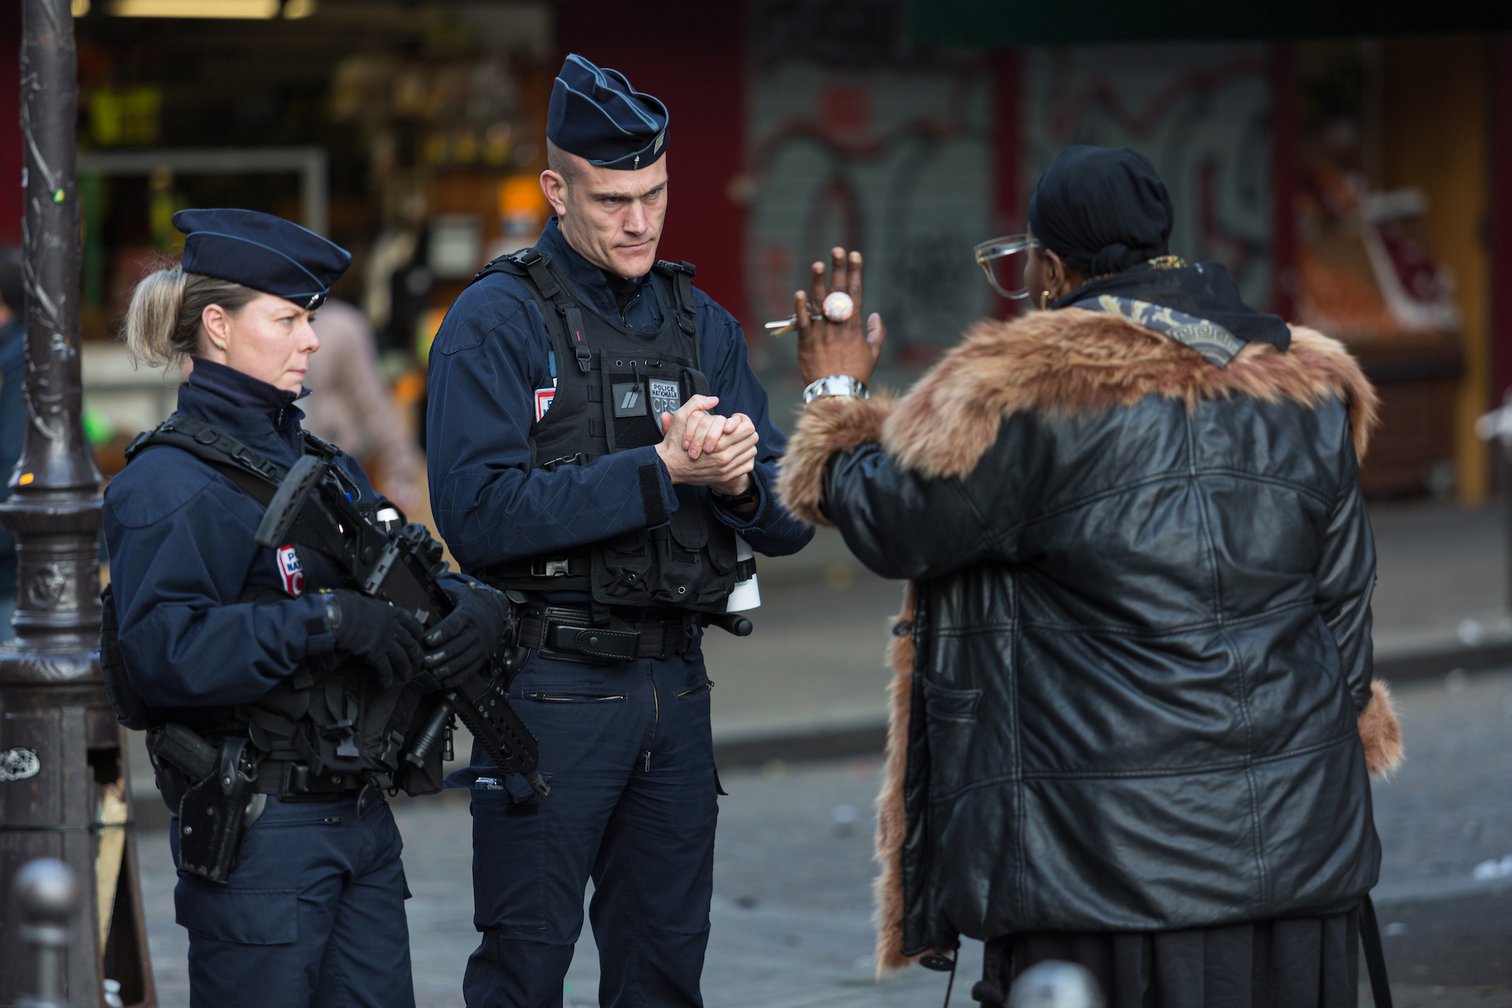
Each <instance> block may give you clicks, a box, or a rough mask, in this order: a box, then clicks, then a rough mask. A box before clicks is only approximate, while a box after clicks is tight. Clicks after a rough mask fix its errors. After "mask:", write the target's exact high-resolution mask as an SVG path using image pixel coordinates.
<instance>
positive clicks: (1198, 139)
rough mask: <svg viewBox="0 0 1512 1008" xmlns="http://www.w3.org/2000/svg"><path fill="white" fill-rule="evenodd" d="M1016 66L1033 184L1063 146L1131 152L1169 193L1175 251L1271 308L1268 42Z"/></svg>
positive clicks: (1026, 174) (1063, 52) (1042, 54)
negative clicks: (1214, 265) (1217, 270)
mask: <svg viewBox="0 0 1512 1008" xmlns="http://www.w3.org/2000/svg"><path fill="white" fill-rule="evenodd" d="M1023 67H1024V110H1023V123H1024V141H1025V143H1024V146H1023V151H1024V164H1023V171H1022V173H1021V176H1020V177H1022V178H1024V179H1025V180H1026V182H1027V184H1028V185H1032V184H1033V181H1034V179H1036V178H1038V177H1039V174H1040V172H1041V171H1042V170H1043V169H1044V166H1045V165H1046V164H1047V163H1048V162H1049V160H1050V159H1051V158H1052V157H1054V155H1055V152H1056V151H1058V150H1060V149H1061V148H1062V147H1065V146H1066V145H1067V144H1073V143H1091V144H1100V145H1103V146H1125V147H1132V148H1134V149H1135V150H1137V151H1139V152H1140V153H1141V154H1144V155H1145V156H1146V157H1148V158H1149V159H1150V160H1151V161H1152V162H1153V163H1154V165H1155V168H1156V170H1158V171H1159V172H1160V175H1161V178H1163V179H1164V180H1165V183H1166V187H1167V189H1168V190H1169V191H1170V194H1171V201H1172V204H1173V206H1174V208H1175V227H1174V229H1173V231H1172V233H1171V250H1172V251H1173V252H1176V253H1177V254H1178V255H1182V256H1185V257H1186V258H1188V259H1194V260H1195V259H1200V260H1213V261H1216V262H1220V263H1222V264H1223V265H1225V266H1226V267H1228V269H1229V272H1230V273H1232V274H1233V276H1234V278H1235V280H1236V281H1237V282H1238V284H1239V288H1240V290H1241V291H1242V292H1243V293H1244V296H1245V299H1246V300H1248V301H1249V302H1250V303H1251V304H1254V305H1257V306H1263V305H1266V304H1268V303H1269V301H1270V298H1271V275H1272V262H1271V254H1270V234H1271V206H1272V200H1271V191H1272V133H1271V109H1272V101H1271V94H1272V90H1271V83H1270V77H1269V72H1270V71H1269V64H1268V61H1267V50H1266V48H1265V47H1264V46H1263V45H1252V44H1233V45H1181V44H1166V45H1142V46H1082V47H1070V48H1054V49H1037V50H1032V51H1029V52H1026V53H1025V57H1024V62H1023ZM1025 195H1026V198H1027V193H1026V194H1025Z"/></svg>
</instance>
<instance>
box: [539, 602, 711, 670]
mask: <svg viewBox="0 0 1512 1008" xmlns="http://www.w3.org/2000/svg"><path fill="white" fill-rule="evenodd" d="M515 630H516V638H515V643H516V644H517V645H519V646H520V647H524V648H531V649H534V650H537V651H540V652H541V654H542V655H544V656H546V657H554V656H556V655H561V656H564V657H571V658H580V657H588V658H594V659H599V660H602V661H629V660H630V659H632V658H669V657H671V656H672V655H675V654H682V653H683V652H684V651H686V650H687V649H688V646H689V645H690V644H692V643H693V639H694V636H695V635H696V622H695V617H694V616H693V615H692V614H691V613H688V614H678V615H675V616H668V617H665V618H661V619H654V618H639V619H629V620H626V619H617V618H611V619H610V621H609V623H608V625H604V624H603V622H602V621H598V622H597V623H596V622H595V621H594V619H593V615H592V613H590V612H589V611H588V610H587V609H578V608H573V607H570V606H535V607H528V608H523V609H521V610H520V611H519V613H518V615H517V617H516V620H515Z"/></svg>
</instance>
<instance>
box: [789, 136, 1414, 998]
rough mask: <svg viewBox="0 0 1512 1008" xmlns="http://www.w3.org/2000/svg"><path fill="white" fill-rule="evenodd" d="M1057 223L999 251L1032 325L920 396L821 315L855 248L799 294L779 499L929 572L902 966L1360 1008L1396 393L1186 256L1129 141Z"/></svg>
mask: <svg viewBox="0 0 1512 1008" xmlns="http://www.w3.org/2000/svg"><path fill="white" fill-rule="evenodd" d="M1028 221H1029V231H1028V233H1026V234H1023V235H1017V236H1010V237H1007V238H1000V239H995V240H994V241H992V242H987V243H984V244H983V246H981V247H979V249H978V257H979V259H980V260H981V261H982V262H983V264H984V265H986V266H988V267H989V268H991V269H995V270H996V271H997V272H995V273H993V274H990V275H991V276H992V277H993V279H994V285H995V286H997V287H998V289H999V291H1000V292H1001V293H1004V294H1005V295H1007V296H1009V297H1021V298H1028V299H1030V303H1031V306H1032V308H1033V309H1036V310H1033V311H1031V312H1029V313H1028V314H1027V315H1026V316H1025V317H1023V318H1021V319H1018V320H1015V321H1006V322H1004V321H984V322H980V323H978V324H977V325H975V326H974V327H973V328H972V329H970V330H969V331H968V332H967V333H966V335H965V338H964V339H963V341H962V342H961V343H960V344H959V345H958V346H956V347H955V348H954V349H953V350H951V351H950V352H949V353H947V354H946V356H945V357H944V358H943V359H942V360H941V361H940V362H939V363H938V364H937V365H936V366H935V367H934V368H932V369H931V370H930V371H929V372H928V373H927V374H925V375H924V376H923V377H922V378H921V379H920V380H919V381H918V383H917V384H916V385H915V386H914V387H913V389H912V390H911V391H910V392H909V393H908V394H907V395H906V396H905V397H904V398H902V399H901V400H897V401H894V400H892V399H889V398H884V397H877V398H868V397H867V395H866V388H865V382H866V381H867V380H868V379H869V378H870V377H871V375H872V371H873V368H874V366H875V362H876V360H877V355H878V353H879V352H880V350H881V347H882V342H883V339H884V338H885V330H884V328H883V325H882V321H881V319H880V318H878V317H877V316H876V315H875V314H874V315H872V316H871V317H870V318H869V319H868V320H867V322H866V323H865V324H864V325H863V323H862V321H861V315H860V312H857V313H856V315H855V316H853V317H852V318H851V319H850V320H849V321H847V322H845V323H841V324H837V323H834V322H830V321H827V320H825V319H823V318H822V317H815V316H812V315H810V314H809V313H807V312H806V311H805V304H806V303H818V302H819V301H821V300H822V299H823V298H824V297H825V296H826V295H825V287H826V281H827V280H828V282H829V283H832V284H833V285H835V287H836V288H838V289H840V290H844V291H846V292H848V293H849V294H851V295H852V297H853V299H854V300H855V301H856V302H857V303H859V302H860V300H861V294H862V277H861V274H862V262H861V257H860V255H859V254H857V253H850V254H846V253H845V252H844V251H843V250H840V249H836V250H834V251H833V253H832V256H831V261H830V263H829V264H828V266H826V264H824V263H815V264H814V268H813V279H812V289H811V290H810V291H807V292H803V293H801V294H800V295H799V296H798V298H797V301H798V316H799V320H800V326H799V336H800V340H799V348H798V359H799V364H800V367H801V370H802V372H803V376H804V378H805V379H806V380H808V381H810V382H812V383H813V384H812V385H811V386H810V390H809V392H808V393H806V395H805V399H806V400H808V405H807V407H806V409H805V414H804V416H803V417H802V419H801V420H800V422H799V424H798V428H797V432H796V433H795V434H794V436H793V438H792V439H791V441H790V443H789V448H788V453H787V455H786V457H785V459H784V463H783V474H782V478H781V482H780V492H781V494H782V498H783V500H784V502H785V503H786V504H787V505H788V507H790V508H791V509H793V511H794V512H795V513H797V514H799V515H801V516H802V517H804V518H807V519H809V520H810V521H813V522H816V523H821V524H826V525H834V526H836V527H838V528H839V530H840V532H841V533H842V535H843V536H844V538H845V541H846V543H847V545H848V546H849V547H850V549H851V550H852V551H853V552H854V553H855V554H856V556H857V557H858V558H859V559H860V560H861V561H862V562H864V563H865V564H866V565H867V566H868V567H869V568H870V569H872V570H873V571H875V572H877V573H878V574H881V575H883V576H886V577H893V578H904V579H908V580H909V582H910V586H909V590H908V593H907V596H906V603H905V610H904V612H903V614H902V615H901V617H900V618H899V620H898V622H897V624H896V625H895V627H894V635H895V636H894V646H893V652H892V658H893V663H894V667H895V671H896V678H895V680H894V684H893V697H892V698H893V704H894V707H893V715H892V721H891V725H890V731H889V742H888V746H889V750H888V761H887V770H886V780H885V783H884V786H883V793H882V796H881V798H880V799H879V802H878V807H879V826H878V842H877V857H878V861H879V863H880V864H881V865H882V866H883V869H882V875H881V878H880V879H879V882H878V889H877V893H878V909H877V918H878V921H879V926H880V933H879V937H878V950H877V951H878V961H879V966H880V967H882V968H896V967H899V966H902V965H905V964H907V963H908V962H910V961H913V960H915V959H918V958H921V957H926V956H927V957H932V958H933V959H934V960H935V964H936V965H942V960H944V961H946V962H945V963H944V964H945V965H946V967H947V968H948V961H949V960H951V959H952V958H953V956H954V953H955V950H956V949H957V948H958V946H959V944H960V940H961V937H962V936H963V935H964V936H967V937H971V938H976V939H979V940H982V941H983V942H985V943H986V954H985V957H984V962H985V975H984V977H983V980H982V982H981V983H980V984H978V985H977V986H976V989H975V990H974V991H973V993H974V995H975V996H976V997H977V999H978V1000H979V1001H982V1002H983V1003H984V1004H994V1005H998V1004H1002V1002H1003V1000H1004V996H1005V992H1006V990H1007V988H1008V986H1009V982H1010V981H1011V979H1012V978H1013V977H1014V976H1016V975H1017V974H1018V973H1020V972H1021V971H1023V970H1024V969H1025V968H1026V967H1029V966H1031V965H1033V964H1035V963H1038V962H1043V961H1050V960H1059V961H1069V962H1074V963H1079V964H1081V965H1083V966H1085V967H1087V968H1088V969H1090V970H1091V971H1092V972H1093V973H1094V974H1095V977H1096V980H1097V982H1098V983H1099V984H1100V985H1101V987H1102V989H1103V990H1104V991H1106V992H1107V996H1108V1005H1109V1006H1110V1008H1157V1006H1158V1008H1209V1006H1214V1008H1216V1006H1220V1005H1221V1006H1223V1008H1245V1006H1256V1008H1258V1006H1282V1005H1285V1006H1289V1008H1308V1006H1326V1008H1342V1006H1346V1005H1354V1004H1355V1003H1356V998H1357V991H1358V965H1357V962H1358V956H1359V948H1360V944H1361V943H1360V940H1359V938H1360V934H1361V929H1362V927H1363V928H1364V929H1365V935H1366V942H1365V945H1366V949H1367V956H1369V953H1370V946H1371V941H1370V935H1371V933H1372V928H1371V923H1372V922H1373V912H1372V911H1371V910H1370V906H1369V902H1368V893H1369V891H1370V889H1371V887H1372V886H1374V885H1375V882H1376V878H1377V874H1378V871H1379V867H1380V858H1381V852H1380V845H1379V841H1378V840H1377V837H1376V832H1375V826H1374V823H1373V819H1372V814H1371V790H1370V783H1369V779H1368V773H1370V772H1385V771H1386V770H1388V769H1390V768H1391V767H1392V766H1394V764H1395V762H1396V761H1397V760H1398V759H1399V757H1400V741H1399V739H1400V736H1399V733H1398V730H1397V726H1396V720H1395V716H1394V714H1393V713H1392V711H1391V707H1390V702H1389V698H1388V695H1387V693H1386V691H1385V687H1384V685H1383V684H1382V683H1380V682H1379V681H1373V679H1372V660H1371V638H1370V630H1371V617H1370V598H1371V591H1372V587H1373V585H1374V581H1375V551H1374V545H1373V540H1372V536H1371V529H1370V523H1369V521H1368V518H1367V515H1366V509H1365V502H1364V499H1363V497H1362V495H1361V491H1360V485H1359V479H1358V476H1359V460H1360V458H1361V457H1362V456H1363V455H1364V452H1365V448H1366V444H1367V442H1368V439H1369V435H1370V431H1371V428H1372V427H1373V425H1374V423H1375V419H1376V410H1377V399H1376V394H1375V392H1374V391H1373V390H1372V388H1371V386H1370V384H1369V382H1368V381H1367V380H1366V379H1365V377H1364V375H1363V374H1362V373H1361V371H1360V369H1359V367H1358V366H1357V364H1356V363H1355V361H1354V360H1353V359H1352V358H1351V357H1350V355H1349V354H1348V353H1347V352H1346V350H1345V349H1344V347H1343V346H1342V345H1341V344H1339V343H1338V342H1336V341H1334V340H1332V339H1330V338H1328V337H1326V336H1323V335H1322V334H1320V333H1317V332H1314V331H1311V330H1308V329H1304V328H1300V327H1296V326H1291V327H1289V326H1287V325H1286V324H1284V323H1283V322H1282V320H1281V319H1279V318H1277V317H1276V316H1273V315H1268V314H1264V313H1262V312H1258V311H1255V310H1254V309H1252V308H1250V307H1248V306H1247V305H1245V304H1244V303H1243V301H1242V300H1241V299H1240V297H1239V294H1238V291H1237V289H1236V287H1235V286H1234V284H1233V282H1232V281H1231V280H1230V278H1229V276H1228V274H1227V272H1226V271H1225V270H1224V269H1223V268H1222V267H1221V266H1218V265H1216V264H1213V263H1197V264H1191V263H1187V262H1185V261H1184V260H1181V259H1179V258H1178V257H1176V256H1174V255H1172V254H1171V251H1170V249H1169V248H1168V247H1167V239H1168V237H1169V234H1170V229H1171V206H1170V201H1169V198H1168V196H1167V193H1166V189H1165V186H1164V184H1163V183H1162V181H1161V180H1160V178H1159V177H1158V175H1157V174H1156V172H1155V170H1154V168H1153V167H1152V166H1151V165H1150V163H1149V162H1148V161H1147V160H1146V159H1145V158H1143V157H1142V156H1140V155H1139V154H1137V153H1135V152H1133V151H1130V150H1127V149H1122V148H1103V147H1090V146H1082V145H1078V146H1073V147H1068V148H1067V149H1066V150H1064V151H1062V152H1061V153H1060V154H1059V155H1058V156H1057V157H1056V158H1055V159H1054V160H1053V161H1052V162H1051V164H1050V166H1049V167H1048V168H1047V169H1046V171H1045V173H1044V175H1043V177H1042V178H1041V179H1040V181H1039V183H1038V186H1037V187H1036V189H1035V191H1034V194H1033V196H1032V197H1031V199H1030V203H1029V211H1028ZM1010 263H1011V264H1012V265H1010ZM826 274H828V277H826ZM1375 951H1376V953H1377V958H1378V957H1379V956H1378V953H1379V941H1378V939H1377V940H1376V942H1375ZM1372 979H1374V977H1373V978H1372Z"/></svg>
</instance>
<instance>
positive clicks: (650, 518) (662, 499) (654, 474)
mask: <svg viewBox="0 0 1512 1008" xmlns="http://www.w3.org/2000/svg"><path fill="white" fill-rule="evenodd" d="M627 454H635V455H637V456H639V458H638V459H637V460H636V471H635V473H636V483H637V485H638V486H639V488H640V497H641V507H642V508H643V509H644V510H645V512H646V527H647V528H655V527H656V526H657V525H665V524H666V523H667V521H668V520H669V519H670V518H671V517H672V512H673V511H676V510H677V493H676V491H675V490H674V489H673V487H672V477H671V476H669V475H668V474H667V467H666V466H664V465H662V463H661V459H659V458H657V456H656V448H655V447H654V446H653V447H647V448H640V449H637V450H636V451H635V452H634V453H627Z"/></svg>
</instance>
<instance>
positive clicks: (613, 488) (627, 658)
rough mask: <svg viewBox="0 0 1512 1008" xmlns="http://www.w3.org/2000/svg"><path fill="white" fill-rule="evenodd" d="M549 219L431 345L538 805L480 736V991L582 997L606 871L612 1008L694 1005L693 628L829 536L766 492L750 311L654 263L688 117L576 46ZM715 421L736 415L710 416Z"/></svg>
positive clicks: (439, 494) (698, 952)
mask: <svg viewBox="0 0 1512 1008" xmlns="http://www.w3.org/2000/svg"><path fill="white" fill-rule="evenodd" d="M547 139H548V144H547V151H548V164H549V165H550V167H549V168H548V170H547V171H545V172H543V173H542V174H541V187H542V189H543V190H544V192H545V194H546V198H547V200H548V201H549V202H550V204H551V207H552V210H553V211H554V213H555V217H554V218H553V219H552V220H551V221H550V222H549V223H548V225H547V226H546V229H545V231H544V233H543V234H542V235H541V238H540V241H539V242H538V244H537V245H536V247H535V248H534V249H527V250H524V251H522V252H520V253H515V254H513V255H512V256H509V257H505V258H504V259H501V260H498V261H496V262H495V263H493V264H491V266H490V267H489V268H488V269H487V270H485V271H484V273H483V274H482V275H481V276H480V279H479V280H478V281H477V282H475V283H474V284H473V285H472V286H470V287H469V288H468V289H467V290H466V291H464V292H463V294H462V295H461V296H460V297H459V298H458V299H457V301H456V303H455V304H454V305H453V306H452V308H451V310H450V312H449V313H448V314H447V316H446V319H445V321H444V322H443V323H442V326H441V330H440V332H439V333H438V335H437V337H436V342H435V346H434V348H433V349H432V351H431V357H430V409H429V415H428V430H429V435H428V438H427V440H428V442H429V460H430V484H431V495H432V500H433V509H434V514H435V517H436V522H437V525H438V526H439V528H440V530H441V532H442V535H443V536H444V538H445V539H446V540H447V542H448V544H449V545H450V547H451V551H452V554H453V556H454V557H456V559H457V561H458V562H459V563H460V564H461V566H462V567H463V568H464V569H465V570H467V571H469V572H472V573H474V574H477V575H479V576H481V577H483V578H484V579H485V580H488V581H490V582H491V583H493V584H495V585H498V586H500V587H503V588H506V589H509V590H510V591H511V593H512V596H513V597H514V598H515V599H516V601H517V602H518V603H519V607H518V615H519V617H520V618H519V627H520V633H519V639H518V644H519V645H520V646H522V647H524V648H528V649H529V652H528V654H529V657H528V660H527V661H526V662H525V664H524V667H523V669H522V671H520V672H519V674H518V675H517V677H516V679H515V681H514V683H513V685H512V688H511V697H512V701H513V702H514V704H515V707H516V709H517V710H518V711H519V713H520V715H521V717H522V718H523V719H524V720H525V722H526V723H527V724H528V725H529V726H530V728H531V730H532V731H533V732H534V733H535V735H536V736H537V738H538V739H539V740H540V748H541V768H542V771H543V773H544V774H545V775H546V777H547V779H548V780H549V781H550V782H551V793H550V795H549V796H548V797H546V798H542V799H538V798H537V797H536V796H535V795H534V794H533V793H532V792H530V791H529V790H528V788H521V787H519V786H518V782H516V781H515V780H513V779H500V778H499V776H498V775H497V774H495V773H494V772H492V771H490V770H489V769H488V767H487V763H486V760H484V759H483V758H482V757H481V755H480V754H477V753H475V754H474V756H473V760H472V762H473V764H474V765H473V767H472V768H471V769H470V770H469V771H467V772H466V773H465V774H461V775H458V777H459V780H458V781H457V783H459V784H469V785H470V786H471V787H472V810H473V850H474V855H473V893H474V923H475V924H476V926H477V927H478V929H479V930H480V931H481V932H482V940H481V943H480V944H479V946H478V949H477V950H476V951H475V952H474V953H473V955H472V958H471V960H470V961H469V963H468V967H467V974H466V979H465V982H464V993H465V996H466V999H467V1003H468V1005H469V1006H471V1008H480V1006H484V1005H489V1006H495V1005H511V1006H518V1005H527V1006H538V1005H560V1004H561V1003H562V980H563V976H564V974H565V973H566V970H567V966H568V963H569V961H570V959H571V957H572V949H573V944H574V942H575V941H576V939H577V937H578V934H579V932H580V930H581V927H582V899H583V892H584V887H585V885H586V883H587V880H588V879H589V878H590V877H591V878H592V879H593V882H594V896H593V902H592V906H591V910H590V914H591V919H592V924H593V930H594V936H595V938H596V940H597V942H598V948H599V957H600V966H601V977H602V979H601V985H600V1002H601V1003H602V1004H605V1005H657V1006H667V1005H698V1004H701V1003H702V1002H701V997H700V994H699V975H700V973H701V971H702V967H703V959H704V950H705V947H706V945H707V941H708V928H709V900H710V893H711V890H712V864H713V851H714V822H715V817H716V815H717V807H716V800H715V796H716V794H717V792H718V787H719V784H718V780H717V778H716V775H715V770H714V762H713V755H712V742H711V736H710V729H709V686H710V683H709V680H708V677H707V674H706V672H705V669H704V662H703V657H702V654H701V651H700V647H699V642H700V638H701V635H702V630H703V626H704V624H705V623H706V622H707V621H708V619H709V617H710V614H712V613H717V612H719V611H720V610H722V609H723V608H724V606H725V600H726V597H727V596H728V594H729V591H730V588H731V586H732V585H733V584H734V582H735V580H736V578H737V577H738V576H739V572H738V571H737V563H736V559H735V557H736V553H735V546H736V542H735V534H736V533H737V532H738V533H739V535H740V536H741V537H742V538H743V539H745V540H746V541H747V542H748V543H749V544H750V545H751V546H752V547H754V548H755V549H756V550H757V551H759V552H762V553H765V554H768V555H781V554H785V553H791V552H793V551H795V550H797V549H799V548H801V547H802V546H803V545H804V544H805V543H806V542H807V541H808V540H809V538H810V536H811V535H812V530H811V529H809V528H808V527H807V526H805V525H803V524H802V523H800V522H798V521H797V520H795V519H794V518H793V517H792V516H791V515H790V514H788V513H787V512H786V511H784V510H783V509H782V508H781V506H780V505H779V504H778V503H777V501H776V499H775V496H774V494H773V493H772V491H771V488H772V486H773V482H774V467H775V464H776V461H777V458H778V457H779V455H780V454H781V450H782V446H783V444H784V439H783V437H782V434H781V433H780V432H779V431H778V430H777V429H776V428H775V427H774V426H773V425H772V423H771V421H770V420H769V418H768V416H767V398H766V393H765V391H764V390H763V389H762V387H761V385H760V383H759V382H758V381H757V379H756V376H755V375H754V374H753V373H752V371H751V369H750V366H749V364H748V362H747V360H746V352H745V341H744V338H743V335H742V333H741V330H740V326H739V324H738V323H736V321H735V320H734V318H732V317H731V316H730V314H729V313H728V312H726V311H725V310H724V309H722V308H720V307H719V306H718V305H717V304H715V303H714V302H713V301H712V300H710V299H709V298H708V297H707V296H706V295H705V294H703V293H702V292H701V291H698V290H696V289H694V288H693V287H692V285H691V283H690V282H689V277H690V276H691V274H692V268H691V267H690V266H688V265H687V264H676V265H673V264H668V263H660V262H658V261H657V259H656V250H657V243H658V239H659V238H660V235H661V228H662V222H663V219H664V218H665V215H666V209H667V157H666V152H667V110H666V107H665V106H664V105H663V104H662V103H661V102H660V101H658V100H657V99H656V98H653V97H652V96H650V95H647V94H643V93H640V92H637V91H635V90H633V89H632V88H631V86H630V84H629V82H628V81H627V80H626V79H625V77H624V76H623V75H622V74H619V73H617V72H615V71H613V70H603V69H600V68H599V67H596V66H594V65H593V64H592V63H590V62H589V61H587V60H585V59H583V58H582V57H580V56H569V57H568V58H567V61H566V62H565V63H564V64H563V66H562V70H561V72H560V74H559V75H558V77H557V78H556V81H555V83H554V85H553V88H552V93H551V103H550V108H549V112H548V117H547ZM716 408H717V409H718V410H719V412H717V413H716V412H715V409H716Z"/></svg>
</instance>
